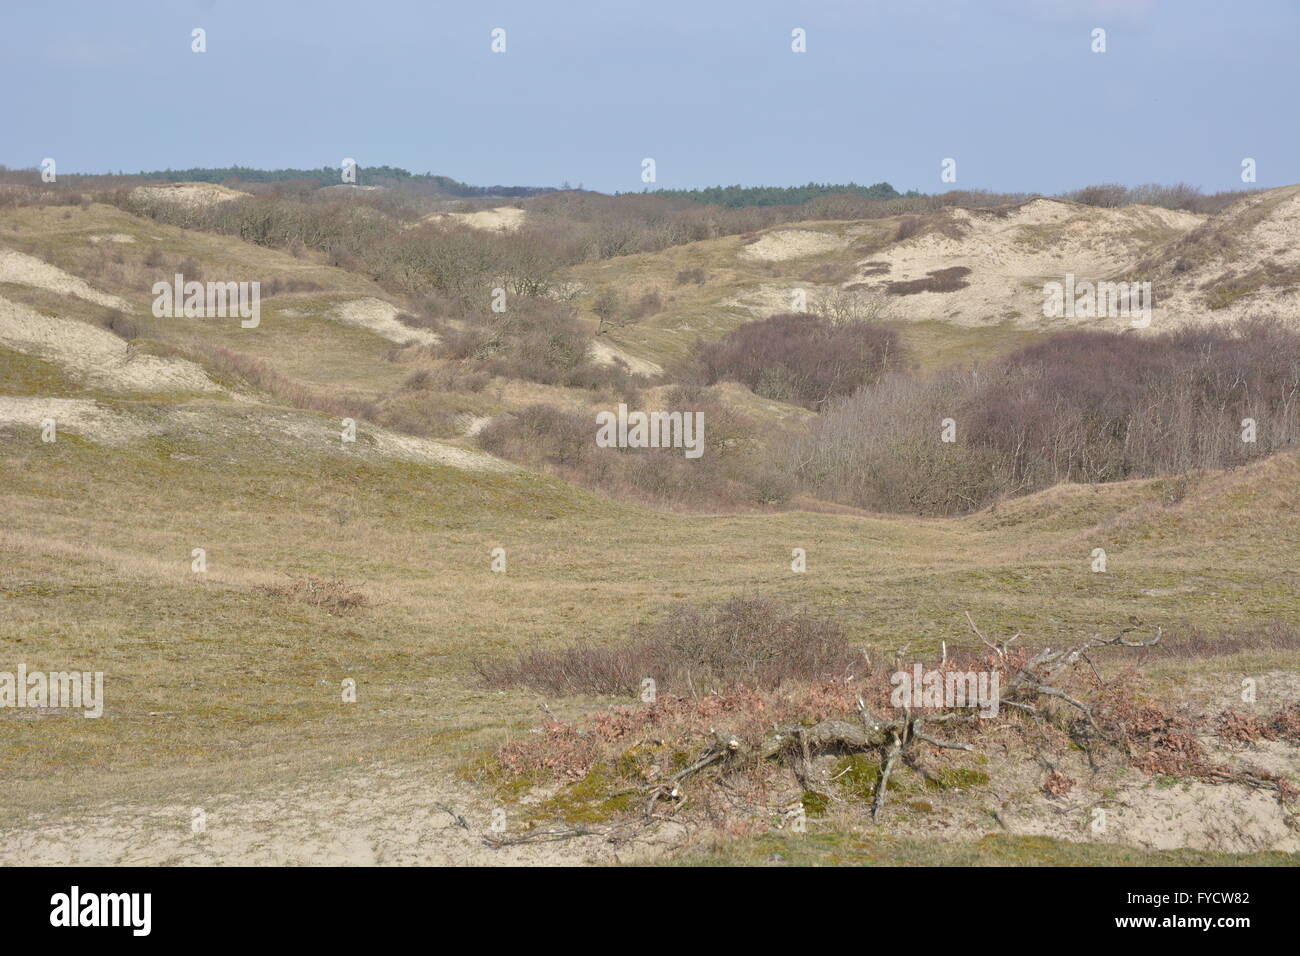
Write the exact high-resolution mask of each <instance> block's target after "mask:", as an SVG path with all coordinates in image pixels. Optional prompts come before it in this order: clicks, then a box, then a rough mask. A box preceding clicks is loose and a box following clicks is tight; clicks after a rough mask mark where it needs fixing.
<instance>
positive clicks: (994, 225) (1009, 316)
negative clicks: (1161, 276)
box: [845, 199, 1204, 327]
mask: <svg viewBox="0 0 1300 956" xmlns="http://www.w3.org/2000/svg"><path fill="white" fill-rule="evenodd" d="M1203 221H1204V217H1203V216H1197V215H1193V214H1192V213H1185V212H1180V211H1176V210H1168V209H1159V208H1155V207H1151V206H1126V207H1122V208H1118V209H1102V208H1097V207H1093V206H1083V205H1080V204H1078V203H1072V202H1065V201H1062V200H1056V199H1034V200H1030V201H1029V202H1026V203H1023V204H1021V205H1019V206H1016V207H1012V208H1010V209H999V210H982V209H981V210H970V209H956V208H950V209H945V210H944V211H943V214H942V217H941V218H940V219H939V221H938V223H937V225H936V228H934V229H932V230H929V231H925V232H922V233H921V234H919V235H916V236H913V237H910V238H908V239H904V240H902V241H901V242H897V243H894V244H893V245H891V246H888V247H886V248H885V249H882V250H879V251H877V252H874V253H873V254H872V255H871V256H870V257H869V260H863V262H860V263H858V269H859V271H858V274H857V275H856V276H854V277H853V278H851V279H850V280H849V281H848V282H847V283H845V284H846V285H854V284H859V283H860V284H862V285H863V286H865V287H866V288H868V289H871V290H874V291H878V292H885V291H887V290H888V289H889V288H890V286H891V285H892V286H893V287H894V288H895V289H905V288H907V285H906V284H907V283H909V282H910V283H918V282H922V281H924V280H926V279H927V277H930V276H932V275H933V273H935V272H937V271H940V270H944V269H952V268H956V267H964V268H966V269H969V270H970V271H969V272H968V273H966V274H965V275H964V276H963V282H964V285H963V286H961V287H959V288H955V289H953V290H951V291H946V292H932V291H922V292H916V293H914V294H908V295H894V296H892V297H891V298H892V300H893V301H894V302H895V303H896V305H897V312H898V314H899V317H900V318H904V319H912V320H918V321H919V320H926V319H942V320H944V321H948V322H952V323H954V324H956V325H963V326H978V325H984V324H987V323H992V322H1002V321H1014V322H1017V323H1018V324H1021V325H1036V324H1040V323H1042V322H1044V321H1051V322H1053V323H1060V324H1066V323H1074V322H1089V323H1099V324H1105V325H1111V326H1116V327H1118V326H1127V325H1128V324H1129V322H1130V319H1129V318H1126V317H1111V318H1104V319H1089V318H1079V319H1074V318H1068V319H1067V318H1056V319H1051V320H1047V319H1045V317H1044V315H1043V304H1044V299H1045V295H1044V291H1043V287H1044V284H1045V283H1046V282H1049V281H1058V282H1059V281H1063V280H1064V277H1065V276H1066V275H1067V274H1071V275H1074V276H1075V277H1076V280H1077V281H1080V282H1082V281H1085V280H1086V281H1098V280H1103V279H1107V278H1111V277H1118V276H1119V275H1120V274H1121V273H1123V272H1124V271H1125V270H1126V269H1128V268H1130V267H1131V265H1132V264H1133V263H1134V262H1135V261H1136V260H1137V259H1138V258H1139V257H1140V256H1141V255H1142V254H1143V253H1145V252H1147V251H1148V250H1150V249H1152V248H1154V247H1156V246H1157V245H1159V244H1160V243H1161V242H1165V241H1169V240H1171V239H1174V238H1177V237H1179V236H1181V235H1184V234H1186V233H1187V232H1189V231H1190V230H1192V229H1193V228H1195V227H1196V226H1197V225H1199V224H1200V223H1201V222H1203ZM868 261H870V262H871V263H873V264H874V265H872V266H871V267H867V262H868ZM879 263H884V264H885V266H886V268H884V269H883V270H882V269H881V267H880V265H879ZM1135 278H1137V279H1140V278H1141V277H1135ZM1157 295H1158V293H1157Z"/></svg>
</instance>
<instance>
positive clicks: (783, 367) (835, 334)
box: [686, 313, 901, 409]
mask: <svg viewBox="0 0 1300 956" xmlns="http://www.w3.org/2000/svg"><path fill="white" fill-rule="evenodd" d="M900 358H901V348H900V346H899V344H898V337H897V335H896V334H895V333H894V332H893V330H891V329H886V328H883V327H880V326H874V325H867V324H865V323H861V322H850V323H840V324H837V323H836V322H835V321H832V319H830V318H828V317H826V316H822V315H812V314H805V313H788V314H783V315H773V316H770V317H769V318H766V319H761V320H758V321H755V322H747V323H745V324H744V325H742V326H740V327H739V328H737V329H733V330H732V331H731V332H729V333H727V335H725V336H724V337H723V338H722V339H720V340H719V341H717V342H709V343H701V344H699V345H697V346H696V350H695V353H694V355H693V356H692V359H691V363H690V365H689V366H688V368H687V370H686V375H687V377H688V380H695V381H699V382H702V383H704V384H709V385H711V384H713V383H715V382H719V381H724V380H730V381H737V382H741V383H743V384H745V385H747V386H748V387H749V388H750V389H751V390H752V391H753V392H754V393H755V394H757V395H762V396H764V397H766V398H772V399H776V400H777V401H783V402H791V403H794V404H798V405H803V406H805V407H808V408H812V409H819V408H821V407H822V406H824V405H825V404H826V403H827V402H828V401H830V400H831V399H833V398H836V397H839V396H843V395H847V394H849V393H850V392H852V391H853V390H854V389H856V388H858V387H859V386H861V385H864V384H866V383H868V382H871V381H875V380H876V378H878V377H879V375H880V374H881V373H882V372H883V371H884V370H886V369H887V368H889V367H890V366H891V363H895V362H897V361H898V360H899V359H900Z"/></svg>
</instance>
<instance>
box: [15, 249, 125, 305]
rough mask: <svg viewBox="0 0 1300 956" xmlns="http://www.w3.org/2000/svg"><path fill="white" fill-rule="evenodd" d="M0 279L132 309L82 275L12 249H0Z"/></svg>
mask: <svg viewBox="0 0 1300 956" xmlns="http://www.w3.org/2000/svg"><path fill="white" fill-rule="evenodd" d="M0 282H13V283H16V284H17V285H29V286H33V287H35V288H37V289H47V290H49V291H50V292H57V293H59V294H60V295H72V296H76V297H77V298H78V299H85V300H86V301H87V302H94V303H95V304H96V305H103V306H108V307H109V308H111V309H118V310H119V311H122V312H130V311H132V309H131V306H130V305H129V304H128V303H127V302H126V301H125V300H124V299H120V298H118V297H117V296H115V295H111V294H109V293H107V292H100V291H99V290H98V289H96V288H93V287H92V286H91V285H90V284H89V283H87V282H86V281H85V280H84V279H79V278H77V277H76V276H74V275H72V274H70V273H67V272H64V271H63V270H62V269H60V268H59V267H58V266H54V265H51V264H50V263H48V262H46V261H45V260H44V259H37V258H36V257H35V256H29V255H27V254H26V253H23V252H17V251H15V250H13V249H0Z"/></svg>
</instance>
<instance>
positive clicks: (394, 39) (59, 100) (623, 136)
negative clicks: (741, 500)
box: [0, 0, 1300, 193]
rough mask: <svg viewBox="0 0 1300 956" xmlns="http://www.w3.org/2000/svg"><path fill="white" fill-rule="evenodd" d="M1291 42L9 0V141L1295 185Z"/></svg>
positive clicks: (466, 161) (1228, 33)
mask: <svg viewBox="0 0 1300 956" xmlns="http://www.w3.org/2000/svg"><path fill="white" fill-rule="evenodd" d="M194 27H202V28H204V29H205V30H206V31H207V42H208V52H206V53H204V54H195V53H192V52H191V51H190V31H191V29H193V28H194ZM495 27H501V28H504V29H505V30H506V43H507V52H506V53H504V54H494V53H492V52H491V50H490V48H489V44H490V41H491V37H490V32H491V30H492V29H493V28H495ZM796 27H798V28H802V29H804V30H806V31H807V47H808V50H807V52H806V53H802V54H796V53H793V52H791V49H790V43H791V39H790V33H791V30H792V29H794V28H796ZM1096 27H1101V28H1103V29H1105V30H1106V40H1107V50H1106V52H1105V53H1093V52H1092V51H1091V49H1090V46H1091V43H1092V38H1091V32H1092V30H1093V29H1094V28H1096ZM1298 48H1300V2H1297V0H1233V2H1224V0H1219V2H1202V0H983V2H974V0H972V2H960V0H895V2H870V0H855V2H847V0H846V2H817V0H800V2H784V3H781V2H768V0H743V2H741V0H725V2H707V0H696V2H677V0H656V2H650V3H630V2H622V0H601V2H586V0H562V2H558V3H541V2H538V0H530V2H521V3H514V2H511V3H504V2H495V3H494V2H490V0H488V2H476V3H444V2H435V0H425V2H404V0H391V2H390V0H369V2H356V0H352V2H334V0H312V2H279V3H271V2H266V0H258V2H252V0H180V2H175V0H173V2H152V0H115V2H102V0H98V2H61V3H59V4H57V5H55V4H50V3H49V2H48V0H40V2H31V3H28V2H24V0H5V3H4V5H3V8H0V78H2V79H3V81H4V89H5V90H6V91H7V96H6V99H5V102H4V105H3V107H0V110H2V111H3V114H4V115H3V118H2V122H0V163H3V164H5V165H7V166H10V167H33V166H36V165H37V164H39V163H40V161H41V160H42V159H43V158H44V157H46V156H50V157H54V158H55V159H56V160H57V162H58V167H59V171H60V172H64V173H67V172H104V171H117V170H123V171H127V172H135V171H138V170H140V169H159V168H167V167H172V168H185V167H190V166H225V165H229V164H234V163H238V164H241V165H247V166H258V167H283V166H304V167H319V166H324V165H337V164H338V163H339V162H340V161H341V160H342V159H343V158H344V157H355V158H356V159H357V161H358V162H359V163H360V164H361V165H362V166H363V167H364V166H366V165H382V164H389V165H394V166H402V167H405V168H407V169H410V170H412V171H416V172H425V171H431V172H435V173H441V174H444V175H448V176H453V177H455V178H457V179H461V180H464V181H467V182H471V183H474V184H479V185H490V184H520V185H558V184H559V183H561V182H563V181H568V182H570V183H572V184H574V185H577V184H578V183H582V184H584V185H585V186H586V187H587V188H589V189H600V190H603V191H607V192H612V191H615V190H624V191H627V190H638V189H640V188H642V183H641V181H640V171H641V160H642V158H643V157H653V158H654V159H655V161H656V164H657V172H658V182H657V185H658V186H662V187H667V188H676V187H684V188H689V187H692V186H707V185H716V184H731V183H741V184H744V185H789V184H795V183H805V182H808V181H810V180H815V181H819V182H822V181H833V182H844V181H848V180H855V181H857V182H860V183H872V182H878V181H881V180H886V181H889V182H891V183H893V184H894V185H895V186H896V187H897V188H899V189H909V188H915V189H920V190H922V191H925V192H936V191H942V190H944V189H947V188H952V187H951V186H948V185H945V184H943V183H941V182H940V179H939V173H940V163H941V161H942V160H943V159H944V158H945V157H952V158H954V159H956V160H957V183H956V186H957V187H959V188H970V189H979V188H986V189H996V190H1005V191H1039V192H1045V193H1054V192H1059V191H1062V190H1065V189H1069V188H1074V187H1077V186H1081V185H1085V184H1088V183H1095V182H1123V183H1127V184H1129V185H1136V184H1138V183H1146V182H1162V183H1172V182H1179V181H1182V182H1189V183H1192V184H1195V185H1199V186H1201V187H1202V188H1204V189H1206V190H1207V191H1214V190H1219V189H1233V188H1241V186H1242V183H1241V179H1240V170H1241V161H1242V159H1243V158H1244V157H1251V158H1254V159H1255V160H1256V161H1257V163H1258V177H1259V178H1258V183H1257V185H1259V186H1277V185H1283V184H1288V183H1295V182H1300V122H1297V115H1298V113H1300V111H1298V110H1297V108H1296V92H1297V90H1298V89H1300V82H1298V81H1300V55H1297V49H1298Z"/></svg>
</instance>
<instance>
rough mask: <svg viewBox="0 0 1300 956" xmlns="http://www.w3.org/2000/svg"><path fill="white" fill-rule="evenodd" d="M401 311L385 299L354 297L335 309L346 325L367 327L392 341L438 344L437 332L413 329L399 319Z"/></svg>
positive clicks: (360, 327) (368, 329)
mask: <svg viewBox="0 0 1300 956" xmlns="http://www.w3.org/2000/svg"><path fill="white" fill-rule="evenodd" d="M400 311H401V310H400V309H398V308H397V306H395V305H393V304H392V303H391V302H385V301H384V300H383V299H353V300H352V301H351V302H344V303H343V304H342V305H340V306H339V307H338V308H337V309H336V310H335V315H336V316H337V317H338V320H339V321H340V322H342V323H343V324H344V325H351V326H353V327H355V328H359V329H365V330H366V331H368V332H373V333H375V334H376V335H378V336H382V337H383V338H386V339H388V340H389V341H390V342H398V343H401V344H406V343H407V342H419V343H421V344H422V345H436V344H438V336H437V335H436V334H435V333H433V332H430V331H429V330H428V329H413V328H411V327H410V326H409V325H405V324H403V323H402V322H400V321H398V319H397V314H398V312H400Z"/></svg>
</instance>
